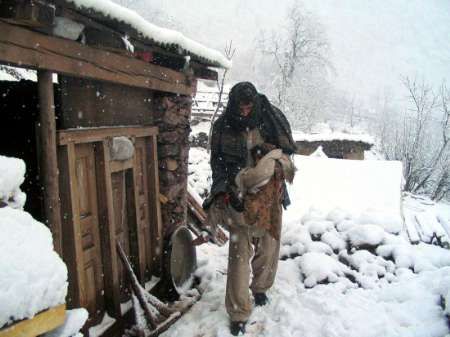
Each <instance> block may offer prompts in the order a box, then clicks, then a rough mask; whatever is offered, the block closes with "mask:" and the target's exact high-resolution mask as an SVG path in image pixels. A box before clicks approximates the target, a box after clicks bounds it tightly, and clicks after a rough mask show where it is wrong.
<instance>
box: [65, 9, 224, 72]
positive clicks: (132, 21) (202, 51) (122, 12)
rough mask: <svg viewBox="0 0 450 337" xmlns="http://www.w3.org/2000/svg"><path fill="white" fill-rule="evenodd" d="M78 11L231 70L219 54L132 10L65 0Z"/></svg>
mask: <svg viewBox="0 0 450 337" xmlns="http://www.w3.org/2000/svg"><path fill="white" fill-rule="evenodd" d="M66 1H67V2H71V3H73V4H74V5H75V6H76V7H77V8H79V9H87V10H93V11H95V12H98V13H101V14H102V15H104V16H106V17H109V18H111V19H113V20H117V21H119V22H123V23H125V24H127V25H130V26H131V27H133V28H134V29H136V30H137V31H138V32H139V33H140V34H142V36H143V37H145V38H148V39H151V40H153V41H155V42H157V43H160V44H163V45H169V46H170V45H177V46H178V47H179V48H181V49H184V50H185V51H187V52H188V53H192V54H195V55H197V56H200V57H203V58H205V59H207V60H209V61H211V62H213V63H215V64H217V65H219V66H221V67H223V68H227V69H228V68H231V61H230V60H228V59H227V58H226V57H225V56H224V55H222V54H221V53H220V52H218V51H216V50H213V49H210V48H207V47H205V46H203V45H202V44H200V43H198V42H196V41H194V40H191V39H189V38H187V37H185V36H184V35H183V34H181V33H180V32H177V31H174V30H171V29H165V28H161V27H158V26H156V25H154V24H152V23H150V22H148V21H146V20H145V19H144V18H143V17H142V16H140V15H139V14H138V13H136V12H135V11H133V10H130V9H128V8H125V7H122V6H120V5H118V4H116V3H114V2H112V1H109V0H66Z"/></svg>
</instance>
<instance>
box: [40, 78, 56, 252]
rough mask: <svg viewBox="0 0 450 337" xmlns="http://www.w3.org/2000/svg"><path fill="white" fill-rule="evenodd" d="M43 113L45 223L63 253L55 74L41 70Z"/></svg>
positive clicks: (41, 164)
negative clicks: (54, 87)
mask: <svg viewBox="0 0 450 337" xmlns="http://www.w3.org/2000/svg"><path fill="white" fill-rule="evenodd" d="M38 90H39V112H40V114H39V115H40V120H39V121H40V127H39V129H40V141H41V151H42V153H41V156H40V176H41V179H42V181H43V186H44V207H45V210H44V211H45V222H46V224H47V226H49V227H50V229H51V231H52V234H53V243H54V246H55V250H56V252H58V253H59V254H62V243H61V238H62V235H61V205H60V201H59V182H58V179H59V177H58V175H59V172H58V161H57V155H56V151H57V150H56V123H55V100H54V93H53V74H52V72H51V71H48V70H39V71H38Z"/></svg>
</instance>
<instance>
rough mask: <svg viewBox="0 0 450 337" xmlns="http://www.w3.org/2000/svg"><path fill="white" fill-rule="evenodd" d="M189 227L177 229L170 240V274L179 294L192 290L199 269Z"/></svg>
mask: <svg viewBox="0 0 450 337" xmlns="http://www.w3.org/2000/svg"><path fill="white" fill-rule="evenodd" d="M192 241H193V240H192V235H191V232H190V231H189V229H187V227H179V228H177V229H176V230H175V231H174V232H173V234H172V236H171V238H170V246H171V247H170V250H169V255H170V256H169V272H170V275H171V277H172V282H173V285H174V286H175V289H176V290H177V292H178V293H180V292H183V290H187V289H189V288H191V286H192V282H193V279H194V277H193V276H194V272H195V270H196V269H197V253H196V251H195V246H194V245H193V244H192Z"/></svg>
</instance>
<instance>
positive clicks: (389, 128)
mask: <svg viewBox="0 0 450 337" xmlns="http://www.w3.org/2000/svg"><path fill="white" fill-rule="evenodd" d="M403 85H404V87H405V89H406V90H407V92H408V101H409V107H408V108H407V109H405V111H404V113H403V114H401V115H400V116H399V117H397V118H395V117H392V116H391V117H390V118H389V119H388V116H386V115H389V114H390V115H397V116H398V114H396V113H395V111H394V112H393V111H392V109H390V110H389V109H386V108H383V109H382V111H383V112H382V118H381V119H382V120H384V119H385V120H384V121H382V122H381V127H380V128H379V136H380V139H381V146H382V150H383V152H384V154H385V155H386V157H387V159H388V160H400V161H402V162H403V167H404V176H405V187H404V188H405V190H406V191H410V192H413V193H426V194H428V195H430V196H431V197H432V198H433V199H435V200H439V199H441V198H444V197H446V196H448V193H449V188H450V177H449V169H450V145H449V144H450V111H449V102H450V92H449V90H448V89H447V87H446V85H445V84H442V86H441V88H440V91H439V92H438V93H435V92H434V91H433V90H432V88H431V87H430V86H428V85H426V84H425V82H424V81H423V80H422V81H417V80H412V79H410V78H404V79H403ZM385 105H386V104H385ZM385 110H386V111H385ZM386 112H387V113H386ZM439 115H441V117H439Z"/></svg>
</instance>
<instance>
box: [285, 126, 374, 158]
mask: <svg viewBox="0 0 450 337" xmlns="http://www.w3.org/2000/svg"><path fill="white" fill-rule="evenodd" d="M293 138H294V141H295V143H296V144H297V153H298V154H301V155H305V156H309V155H311V154H312V153H314V152H315V151H316V150H317V149H318V148H319V147H321V149H322V151H323V152H324V153H325V154H326V156H327V157H328V158H337V159H355V160H363V159H364V151H368V150H370V149H371V148H372V146H373V144H374V141H373V139H372V137H370V136H368V135H360V134H349V133H343V132H331V133H316V134H305V133H302V132H294V133H293Z"/></svg>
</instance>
